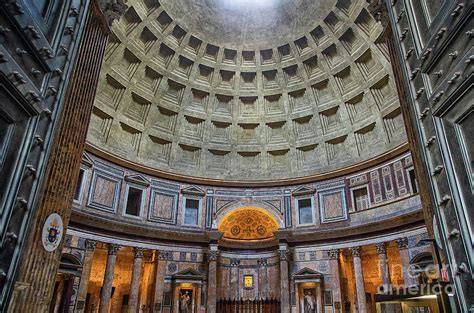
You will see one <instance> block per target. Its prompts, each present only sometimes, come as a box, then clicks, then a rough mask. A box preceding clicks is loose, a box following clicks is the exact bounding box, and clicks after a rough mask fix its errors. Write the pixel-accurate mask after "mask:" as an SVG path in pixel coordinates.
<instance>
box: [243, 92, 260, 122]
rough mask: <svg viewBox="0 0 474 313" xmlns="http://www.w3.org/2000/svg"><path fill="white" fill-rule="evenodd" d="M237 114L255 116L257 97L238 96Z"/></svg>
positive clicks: (256, 114) (256, 112) (256, 113)
mask: <svg viewBox="0 0 474 313" xmlns="http://www.w3.org/2000/svg"><path fill="white" fill-rule="evenodd" d="M239 102H240V105H239V116H241V117H257V116H258V98H257V97H240V98H239Z"/></svg>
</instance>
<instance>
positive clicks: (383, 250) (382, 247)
mask: <svg viewBox="0 0 474 313" xmlns="http://www.w3.org/2000/svg"><path fill="white" fill-rule="evenodd" d="M375 248H377V253H378V254H387V244H386V243H385V242H380V243H376V244H375Z"/></svg>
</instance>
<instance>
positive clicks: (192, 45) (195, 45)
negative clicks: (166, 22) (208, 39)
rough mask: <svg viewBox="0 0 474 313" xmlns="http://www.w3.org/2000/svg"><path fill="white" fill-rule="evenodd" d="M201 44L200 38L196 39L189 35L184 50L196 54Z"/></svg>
mask: <svg viewBox="0 0 474 313" xmlns="http://www.w3.org/2000/svg"><path fill="white" fill-rule="evenodd" d="M201 44H202V40H201V39H198V38H196V37H194V36H190V37H189V41H188V44H187V45H186V47H185V48H184V49H185V50H186V51H188V52H190V53H192V54H194V55H196V54H197V53H198V51H199V48H200V47H201Z"/></svg>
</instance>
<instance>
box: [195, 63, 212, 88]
mask: <svg viewBox="0 0 474 313" xmlns="http://www.w3.org/2000/svg"><path fill="white" fill-rule="evenodd" d="M213 74H214V69H213V68H212V67H209V66H206V65H203V64H199V66H198V75H197V77H196V82H198V83H201V84H204V85H208V86H209V85H211V84H212V77H213V76H214V75H213Z"/></svg>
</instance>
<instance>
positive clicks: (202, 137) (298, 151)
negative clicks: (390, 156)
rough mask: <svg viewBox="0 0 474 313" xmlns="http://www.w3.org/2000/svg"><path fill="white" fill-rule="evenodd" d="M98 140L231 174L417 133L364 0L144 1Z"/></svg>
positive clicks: (102, 88) (334, 161) (137, 1)
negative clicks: (409, 129)
mask: <svg viewBox="0 0 474 313" xmlns="http://www.w3.org/2000/svg"><path fill="white" fill-rule="evenodd" d="M128 5H129V9H128V11H127V12H126V14H125V16H124V17H122V18H121V19H120V20H119V21H118V22H115V23H114V25H113V34H112V36H111V39H110V41H109V44H108V47H107V50H106V55H105V61H104V64H103V68H102V73H101V83H100V85H99V89H98V92H97V96H96V100H95V108H94V112H93V116H92V121H91V126H90V129H89V135H88V142H89V144H90V145H91V146H93V147H95V149H96V150H98V151H103V152H106V153H108V154H109V155H114V156H116V157H118V158H121V159H123V160H124V161H125V162H131V163H135V164H139V165H141V166H145V167H147V168H152V169H154V170H157V171H161V172H166V173H174V174H177V175H185V176H193V177H202V178H212V179H219V180H225V181H263V180H275V179H290V178H297V177H304V176H310V175H315V174H321V173H327V172H330V171H334V170H338V169H343V168H346V167H349V166H353V165H356V164H359V163H360V162H363V161H367V160H369V159H371V158H374V157H377V156H379V155H382V154H384V153H386V152H388V151H390V150H392V149H394V148H396V147H397V146H399V145H400V144H402V143H404V142H406V135H405V130H404V124H403V119H402V115H401V110H400V106H399V102H398V97H397V92H396V89H395V83H394V80H393V74H392V69H391V66H390V62H389V59H388V48H387V46H386V44H385V42H384V37H383V27H382V25H381V24H379V23H377V22H376V21H375V19H374V18H373V17H372V15H371V14H370V13H369V11H368V9H367V3H366V1H363V0H339V1H337V2H336V1H329V0H328V1H309V0H298V1H291V2H290V1H279V0H274V1H270V0H266V1H261V2H258V3H253V4H252V1H246V0H239V1H225V0H199V1H184V0H163V1H161V2H158V1H156V0H155V1H152V0H132V1H129V2H128Z"/></svg>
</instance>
